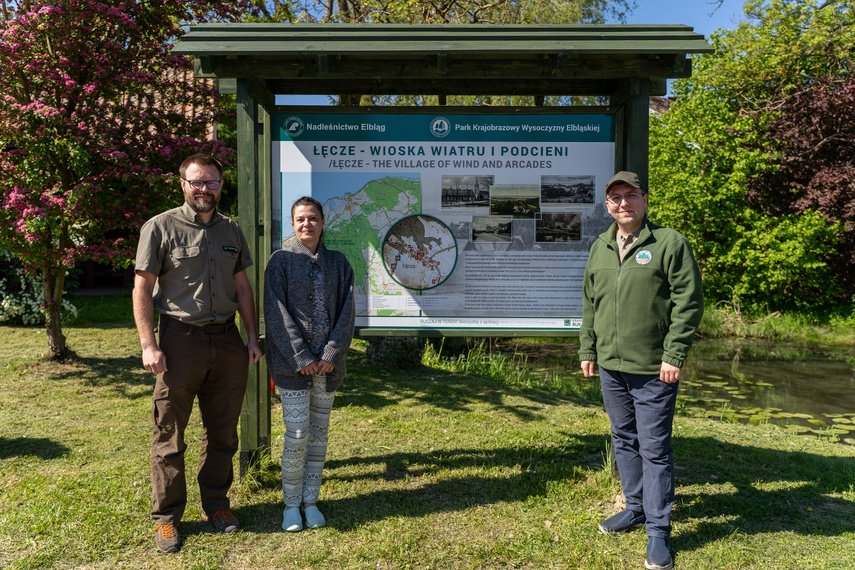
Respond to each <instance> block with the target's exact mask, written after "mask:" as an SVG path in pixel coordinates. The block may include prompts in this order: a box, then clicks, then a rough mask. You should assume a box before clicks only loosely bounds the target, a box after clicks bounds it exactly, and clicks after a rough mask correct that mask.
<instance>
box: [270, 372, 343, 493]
mask: <svg viewBox="0 0 855 570" xmlns="http://www.w3.org/2000/svg"><path fill="white" fill-rule="evenodd" d="M313 384H314V386H313V387H312V388H311V389H309V390H281V389H280V390H279V398H280V400H282V420H283V421H284V422H285V446H284V448H283V450H282V496H283V498H284V499H285V506H286V507H289V508H290V507H298V506H300V503H301V502H303V503H315V502H317V500H318V495H319V494H320V492H321V474H322V473H323V470H324V463H325V462H326V457H327V433H328V430H329V424H330V411H331V410H332V407H333V400H334V399H335V392H326V390H325V388H326V379H325V378H324V377H323V376H315V377H314V378H313Z"/></svg>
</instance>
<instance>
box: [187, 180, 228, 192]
mask: <svg viewBox="0 0 855 570" xmlns="http://www.w3.org/2000/svg"><path fill="white" fill-rule="evenodd" d="M181 180H183V181H184V182H186V183H187V184H189V185H190V188H192V189H193V190H201V189H202V188H205V187H206V186H207V187H208V190H216V189H217V188H219V187H220V185H221V184H222V183H223V181H222V180H187V179H186V178H182V179H181Z"/></svg>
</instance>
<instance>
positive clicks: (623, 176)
mask: <svg viewBox="0 0 855 570" xmlns="http://www.w3.org/2000/svg"><path fill="white" fill-rule="evenodd" d="M617 184H629V185H630V186H632V187H633V188H637V189H639V190H642V191H645V192H646V190H644V187H643V186H642V185H641V181H640V180H639V179H638V174H636V173H635V172H629V171H627V170H621V171H620V172H618V173H617V174H615V175H614V176H612V177H611V178H609V181H608V182H606V194H608V193H609V190H611V189H612V186H615V185H617Z"/></svg>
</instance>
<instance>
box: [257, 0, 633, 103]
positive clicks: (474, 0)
mask: <svg viewBox="0 0 855 570" xmlns="http://www.w3.org/2000/svg"><path fill="white" fill-rule="evenodd" d="M258 6H259V10H260V12H261V13H262V17H263V19H266V20H268V21H277V22H324V23H375V24H395V23H397V24H583V23H587V24H602V23H604V22H606V21H607V20H610V21H616V22H625V21H626V18H627V16H628V15H629V14H630V13H631V12H632V10H633V9H634V8H635V6H636V2H635V0H323V1H317V0H258ZM378 33H382V30H378ZM574 102H578V101H576V100H574V99H573V98H567V97H565V98H558V97H551V98H549V99H548V101H547V103H548V104H572V103H574ZM338 104H339V105H363V106H377V105H398V106H426V105H438V104H439V97H437V96H436V95H432V96H426V95H406V96H405V95H394V96H368V95H362V96H360V95H350V96H348V95H340V96H338ZM445 104H447V105H469V106H479V105H485V106H508V105H523V106H530V105H533V104H534V98H533V97H528V96H522V97H520V96H514V97H512V96H501V95H489V94H485V95H483V96H479V97H472V96H449V97H448V98H447V100H446V103H445Z"/></svg>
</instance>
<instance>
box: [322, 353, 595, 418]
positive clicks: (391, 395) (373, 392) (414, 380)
mask: <svg viewBox="0 0 855 570" xmlns="http://www.w3.org/2000/svg"><path fill="white" fill-rule="evenodd" d="M508 396H514V397H515V398H518V399H521V400H523V401H524V402H525V403H524V404H520V403H519V401H516V402H514V403H513V404H508V403H506V401H505V400H506V398H507V397H508ZM405 400H415V401H417V402H421V403H423V404H428V405H430V406H433V407H436V408H442V409H445V410H449V411H466V410H468V409H470V408H471V407H472V406H473V405H474V404H476V403H481V404H488V405H489V406H490V407H491V408H493V409H496V410H503V411H505V412H509V413H511V414H513V415H515V416H516V417H517V418H518V419H520V420H533V419H536V418H537V417H538V416H539V413H538V412H539V411H541V410H542V409H543V407H544V406H554V405H560V404H562V403H567V402H572V403H574V404H575V405H577V406H581V407H585V408H592V409H602V403H598V402H591V401H590V400H584V399H581V398H577V397H574V396H571V395H567V394H558V393H556V392H553V391H550V390H546V389H543V388H534V387H523V386H516V385H511V384H503V383H502V382H499V381H495V380H491V379H489V378H485V377H483V376H478V375H473V374H455V373H453V372H446V371H444V370H439V369H435V368H428V367H427V366H418V367H414V368H412V369H410V370H397V371H387V370H383V369H380V368H376V367H373V366H369V365H360V364H359V363H358V362H354V363H353V364H351V362H348V375H347V377H346V378H345V381H344V384H343V385H342V387H341V388H340V389H339V391H338V392H336V406H337V407H344V406H347V405H353V406H359V407H364V408H367V409H370V410H379V409H382V408H385V407H388V406H395V405H398V404H399V403H401V402H402V401H405Z"/></svg>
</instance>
